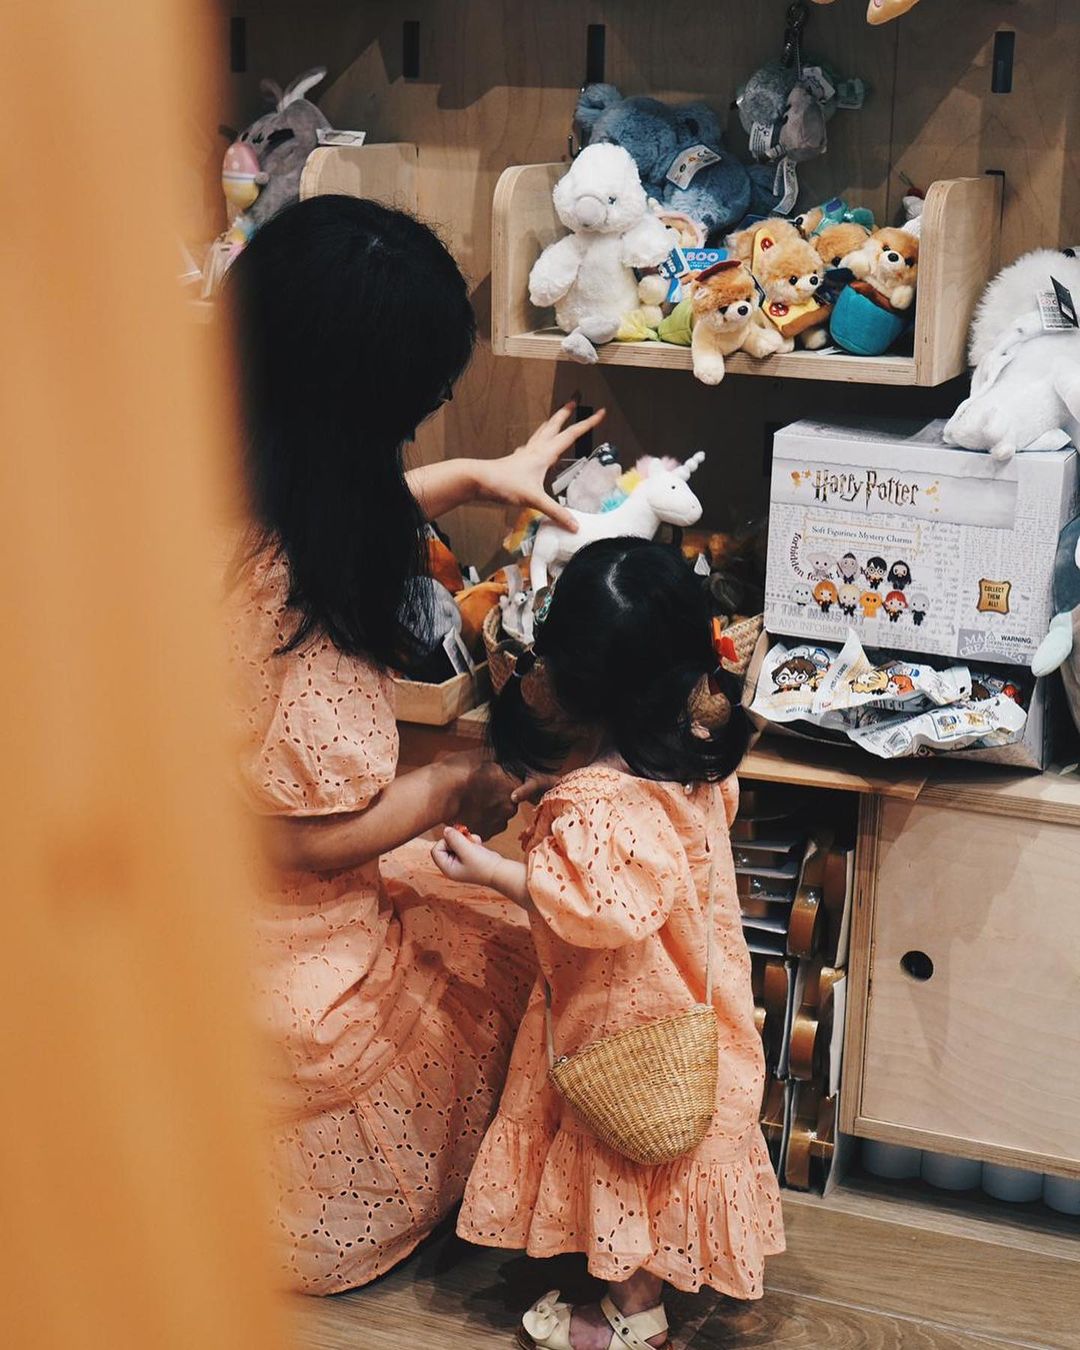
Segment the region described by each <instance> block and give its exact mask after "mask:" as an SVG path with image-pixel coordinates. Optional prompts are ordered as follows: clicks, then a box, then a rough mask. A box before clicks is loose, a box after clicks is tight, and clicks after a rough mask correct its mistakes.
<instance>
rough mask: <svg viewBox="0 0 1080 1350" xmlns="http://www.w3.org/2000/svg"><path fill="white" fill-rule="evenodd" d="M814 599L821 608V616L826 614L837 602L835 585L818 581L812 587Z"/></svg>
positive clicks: (830, 582)
mask: <svg viewBox="0 0 1080 1350" xmlns="http://www.w3.org/2000/svg"><path fill="white" fill-rule="evenodd" d="M814 599H815V600H816V601H817V602H818V604H819V605H820V606H821V612H822V614H828V612H829V610H830V609H832V607H833V605H835V604H836V601H837V590H836V585H835V583H834V582H832V581H819V582H818V584H817V585H816V586H815V587H814Z"/></svg>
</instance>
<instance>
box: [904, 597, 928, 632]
mask: <svg viewBox="0 0 1080 1350" xmlns="http://www.w3.org/2000/svg"><path fill="white" fill-rule="evenodd" d="M929 608H930V597H929V596H928V595H927V594H926V592H925V591H915V593H914V594H913V595H912V597H911V600H910V602H909V604H908V612H909V613H910V614H911V621H912V623H913V624H914V625H915V627H916V628H921V627H922V621H923V619H925V618H926V611H927V610H928V609H929Z"/></svg>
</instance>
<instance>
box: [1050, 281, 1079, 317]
mask: <svg viewBox="0 0 1080 1350" xmlns="http://www.w3.org/2000/svg"><path fill="white" fill-rule="evenodd" d="M1050 283H1051V285H1052V286H1053V288H1054V294H1055V295H1056V296H1057V302H1058V309H1059V310H1060V311H1061V317H1062V318H1063V319H1064V320H1065V321H1066V322H1067V323H1068V324H1069V325H1070V326H1071V327H1073V328H1080V321H1078V320H1077V317H1076V305H1075V303H1074V302H1073V298H1072V292H1071V291H1070V290H1069V288H1068V286H1063V285H1062V284H1061V282H1060V281H1058V279H1057V277H1051V278H1050Z"/></svg>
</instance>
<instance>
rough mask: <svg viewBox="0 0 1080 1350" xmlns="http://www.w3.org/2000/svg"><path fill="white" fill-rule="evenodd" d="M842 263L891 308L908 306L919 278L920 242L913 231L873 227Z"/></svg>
mask: <svg viewBox="0 0 1080 1350" xmlns="http://www.w3.org/2000/svg"><path fill="white" fill-rule="evenodd" d="M844 265H845V266H846V267H850V268H851V270H852V271H853V272H854V273H855V275H856V276H857V277H858V278H859V280H860V281H862V282H865V283H866V285H867V286H869V287H870V288H871V290H873V291H875V292H876V294H877V295H878V296H880V297H881V299H882V300H884V301H885V303H886V304H887V305H889V306H890V307H891V308H892V309H899V310H904V309H910V308H911V306H912V303H913V302H914V300H915V288H916V286H917V284H918V279H919V241H918V239H916V238H915V236H914V235H913V234H908V232H907V231H906V230H892V229H884V230H875V231H874V233H873V234H872V235H871V236H870V238H869V239H868V240H867V241H866V243H865V244H863V246H862V247H861V248H859V249H856V250H855V252H854V253H851V254H849V255H848V257H847V258H846V259H845V263H844Z"/></svg>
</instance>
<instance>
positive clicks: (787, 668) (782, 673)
mask: <svg viewBox="0 0 1080 1350" xmlns="http://www.w3.org/2000/svg"><path fill="white" fill-rule="evenodd" d="M816 674H817V666H816V665H815V664H814V662H813V661H811V660H810V658H809V657H808V656H789V657H788V659H787V660H786V661H783V662H781V664H780V665H778V666H777V667H776V669H775V670H774V671H773V676H772V677H773V684H775V685H776V690H777V693H780V694H787V693H790V692H791V691H792V690H794V689H801V688H802V687H803V685H804V684H806V683H807V682H808V681H810V680H812V679H813V678H814V676H815V675H816Z"/></svg>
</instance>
